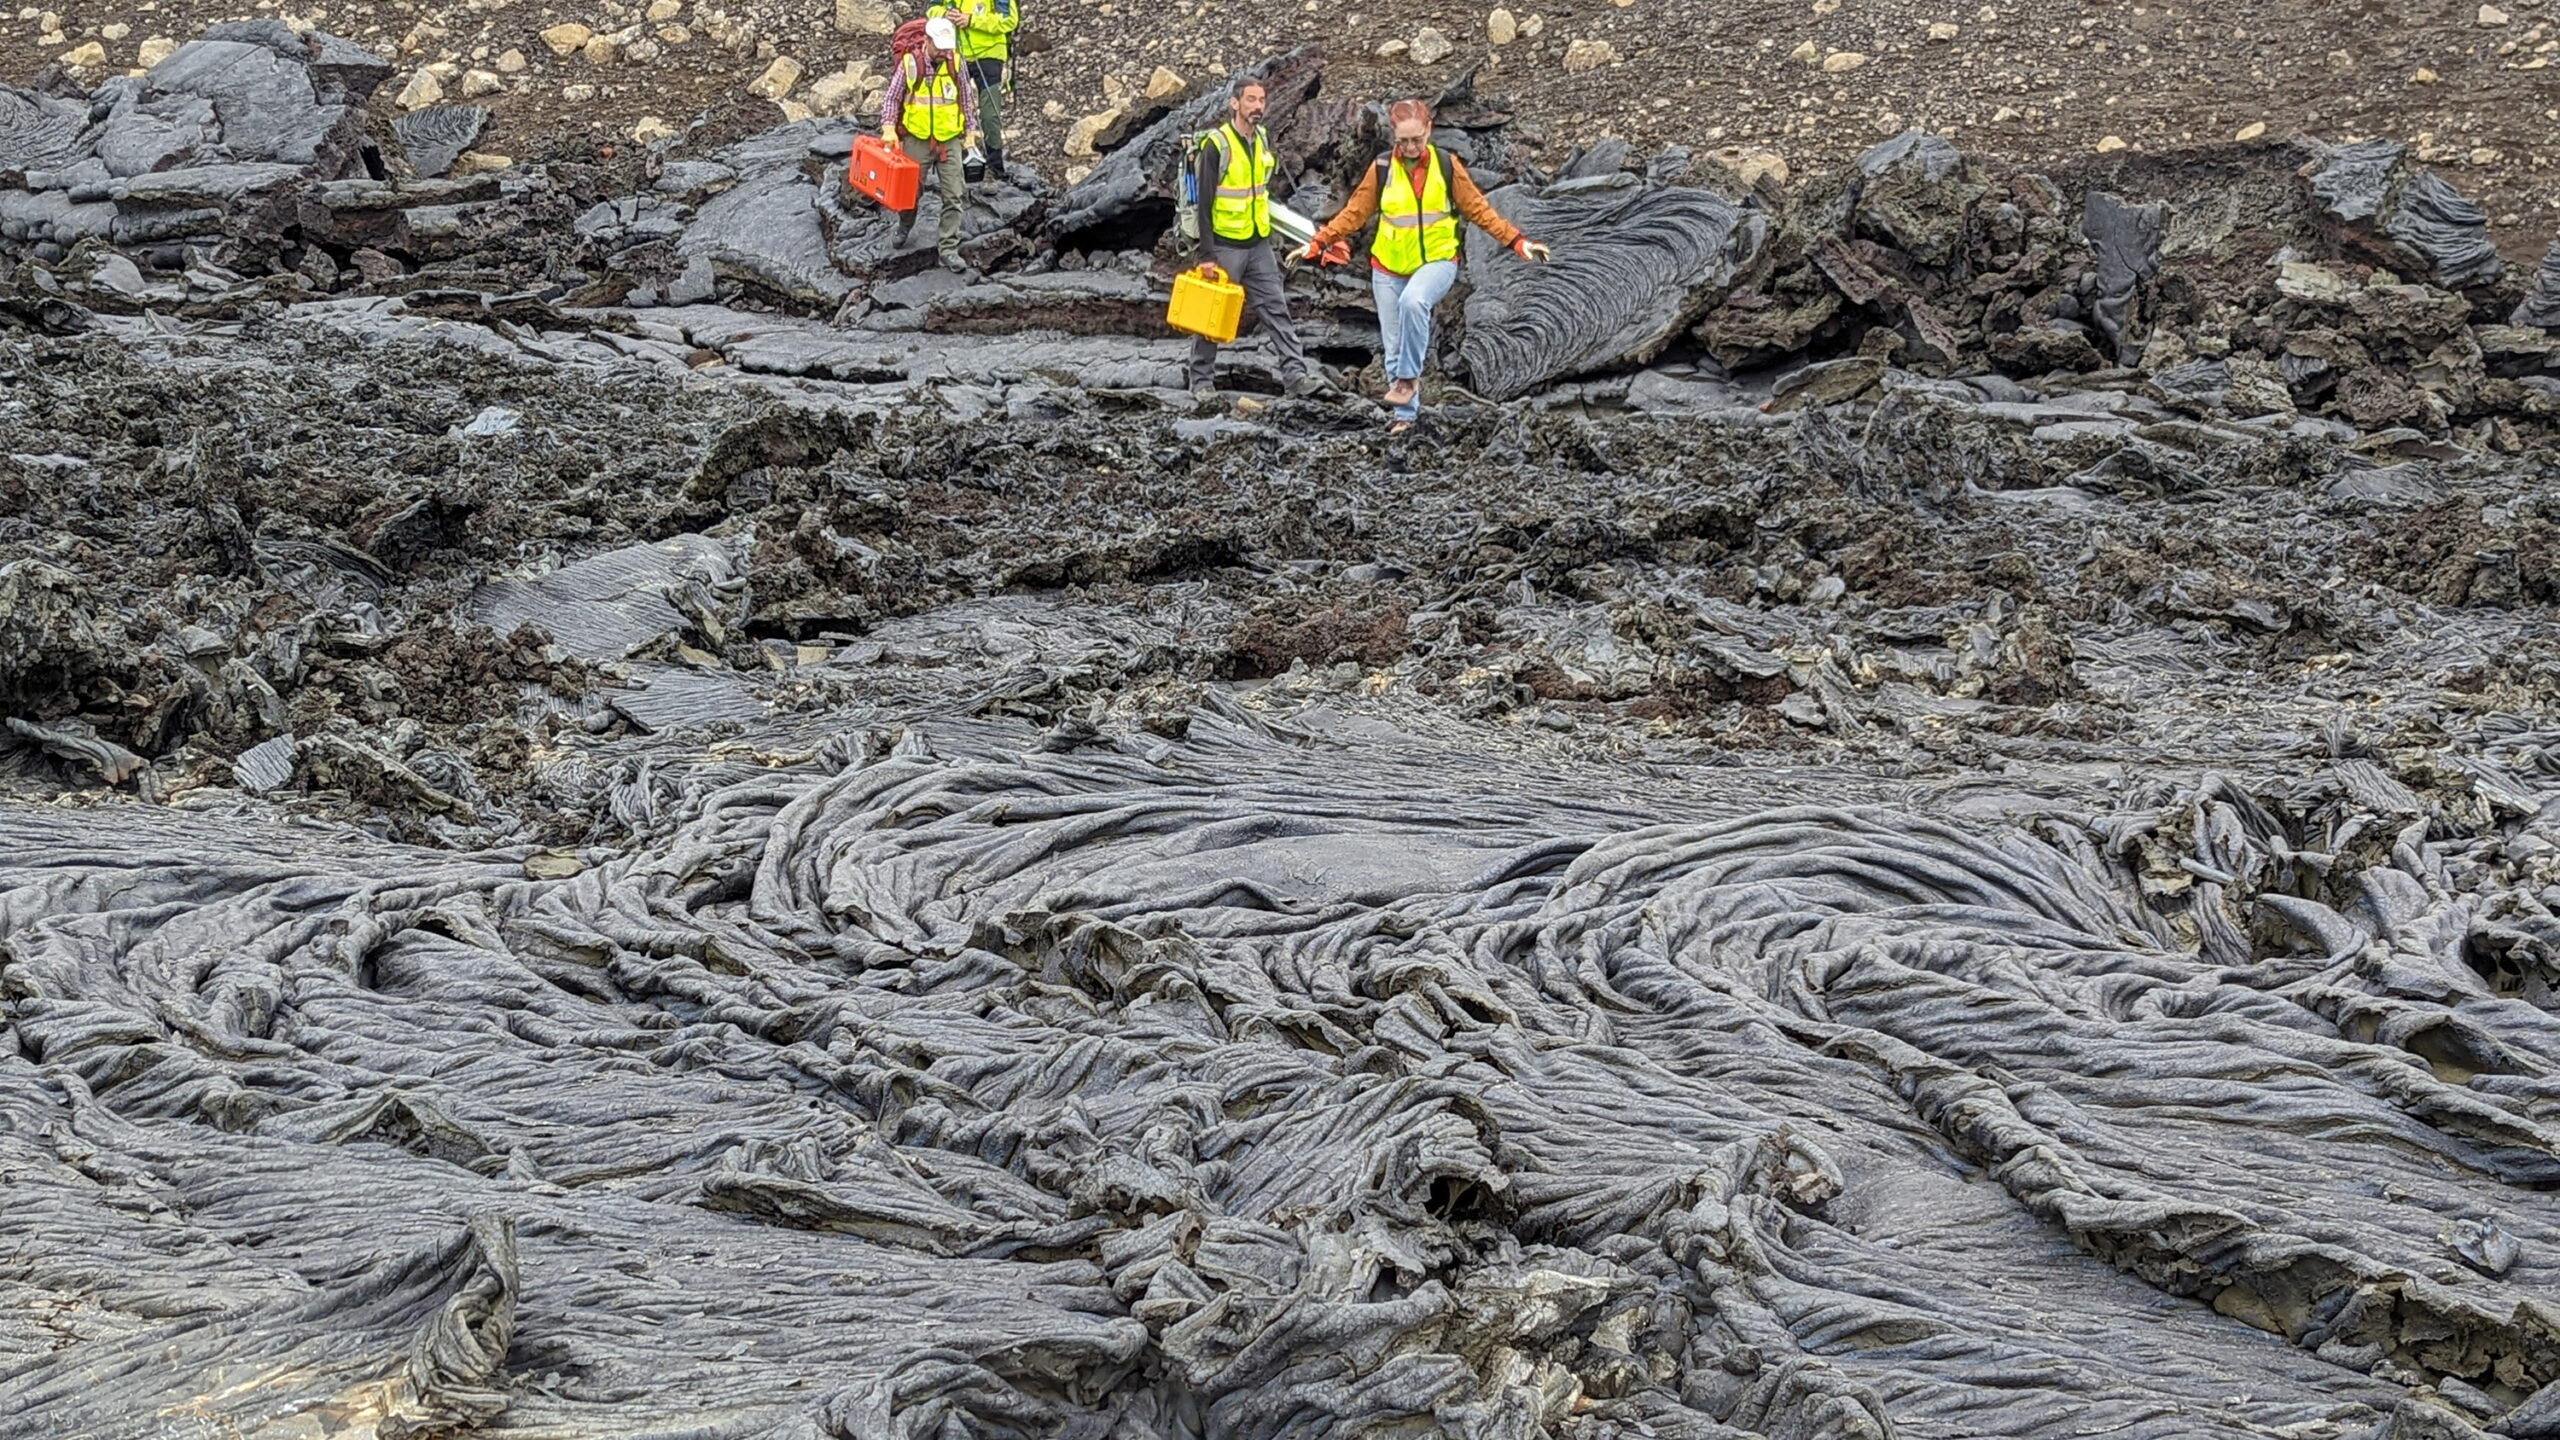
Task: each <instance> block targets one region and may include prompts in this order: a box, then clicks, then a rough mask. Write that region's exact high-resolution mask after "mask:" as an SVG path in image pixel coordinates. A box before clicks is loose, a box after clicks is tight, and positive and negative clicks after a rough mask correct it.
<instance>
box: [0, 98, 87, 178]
mask: <svg viewBox="0 0 2560 1440" xmlns="http://www.w3.org/2000/svg"><path fill="white" fill-rule="evenodd" d="M88 123H89V116H88V112H87V111H86V109H85V108H84V107H82V106H80V105H76V104H74V103H72V102H71V101H68V100H57V99H55V98H54V97H52V96H50V95H39V94H37V93H35V92H34V91H32V90H18V89H12V88H11V87H9V86H5V85H0V174H4V173H6V172H8V171H13V170H14V171H22V172H23V171H28V170H53V169H59V168H61V167H63V166H66V165H75V164H78V163H79V162H80V161H82V160H85V159H87V158H88V157H89V155H90V153H91V151H92V148H93V147H92V145H91V143H90V140H89V137H88V135H87V133H86V132H87V130H88Z"/></svg>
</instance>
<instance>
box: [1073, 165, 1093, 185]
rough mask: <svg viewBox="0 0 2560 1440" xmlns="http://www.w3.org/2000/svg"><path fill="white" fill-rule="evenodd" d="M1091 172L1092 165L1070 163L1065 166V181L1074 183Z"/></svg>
mask: <svg viewBox="0 0 2560 1440" xmlns="http://www.w3.org/2000/svg"><path fill="white" fill-rule="evenodd" d="M1092 173H1093V167H1092V166H1090V165H1070V166H1068V167H1067V183H1068V184H1070V185H1073V184H1076V183H1078V182H1080V181H1082V180H1083V179H1084V177H1086V176H1087V175H1090V174H1092Z"/></svg>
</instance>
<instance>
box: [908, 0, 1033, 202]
mask: <svg viewBox="0 0 2560 1440" xmlns="http://www.w3.org/2000/svg"><path fill="white" fill-rule="evenodd" d="M924 13H925V15H926V16H927V17H928V18H930V17H933V16H937V15H938V16H944V17H947V18H948V19H949V20H950V21H951V23H952V24H954V25H956V26H958V27H959V29H960V63H961V64H963V65H966V66H968V67H969V78H970V79H971V80H972V81H975V82H976V83H977V86H978V118H979V121H980V122H981V123H980V124H979V127H978V128H979V129H980V130H982V131H984V132H985V134H986V137H987V174H989V175H990V176H993V177H994V178H996V179H998V180H1001V179H1003V178H1004V107H1005V102H1006V101H1007V100H1009V99H1011V98H1012V96H1013V32H1014V31H1015V30H1017V29H1019V28H1021V25H1022V4H1021V0H934V3H933V6H932V7H931V8H930V9H928V10H926V11H925V12H924Z"/></svg>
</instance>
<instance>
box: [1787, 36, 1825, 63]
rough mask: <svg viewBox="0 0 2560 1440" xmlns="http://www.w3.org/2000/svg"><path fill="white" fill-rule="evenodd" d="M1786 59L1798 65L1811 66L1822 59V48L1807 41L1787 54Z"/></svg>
mask: <svg viewBox="0 0 2560 1440" xmlns="http://www.w3.org/2000/svg"><path fill="white" fill-rule="evenodd" d="M1787 58H1788V59H1790V60H1793V61H1795V62H1796V63H1797V64H1799V65H1811V64H1814V63H1816V62H1818V61H1819V60H1821V59H1822V47H1821V46H1819V45H1816V44H1814V43H1813V42H1812V41H1810V40H1807V41H1806V42H1804V43H1803V44H1801V45H1798V46H1797V47H1796V48H1794V49H1793V50H1790V51H1788V52H1787Z"/></svg>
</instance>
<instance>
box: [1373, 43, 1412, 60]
mask: <svg viewBox="0 0 2560 1440" xmlns="http://www.w3.org/2000/svg"><path fill="white" fill-rule="evenodd" d="M1412 48H1413V42H1412V41H1410V40H1390V41H1388V42H1387V43H1385V44H1384V45H1381V46H1379V47H1378V58H1379V59H1381V60H1394V59H1398V58H1401V57H1402V56H1403V54H1404V52H1406V51H1407V50H1410V49H1412Z"/></svg>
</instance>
